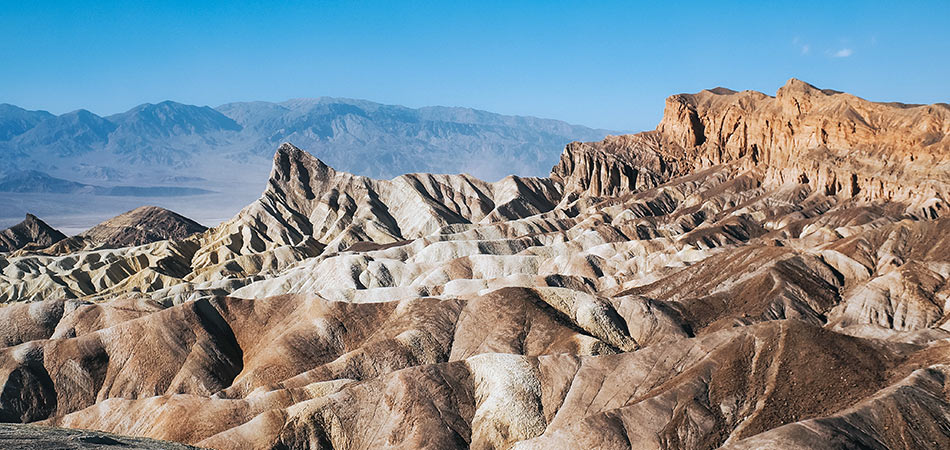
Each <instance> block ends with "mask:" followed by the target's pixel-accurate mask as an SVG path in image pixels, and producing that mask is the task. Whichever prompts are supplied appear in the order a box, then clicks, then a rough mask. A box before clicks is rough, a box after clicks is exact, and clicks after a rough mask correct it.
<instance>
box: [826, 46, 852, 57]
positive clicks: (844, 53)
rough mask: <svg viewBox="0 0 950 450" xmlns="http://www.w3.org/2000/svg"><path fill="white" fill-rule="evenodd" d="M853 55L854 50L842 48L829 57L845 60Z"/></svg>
mask: <svg viewBox="0 0 950 450" xmlns="http://www.w3.org/2000/svg"><path fill="white" fill-rule="evenodd" d="M853 54H854V50H851V49H850V48H843V49H841V50H838V51H836V52H835V53H834V54H832V55H831V56H834V57H835V58H847V57H849V56H851V55H853Z"/></svg>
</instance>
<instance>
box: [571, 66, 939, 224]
mask: <svg viewBox="0 0 950 450" xmlns="http://www.w3.org/2000/svg"><path fill="white" fill-rule="evenodd" d="M948 136H950V106H948V105H946V104H936V105H904V104H895V103H874V102H869V101H866V100H863V99H860V98H858V97H855V96H853V95H849V94H845V93H841V92H837V91H830V90H819V89H817V88H815V87H814V86H811V85H809V84H807V83H804V82H802V81H799V80H796V79H791V80H789V82H788V83H786V85H785V86H783V87H782V88H781V89H779V90H778V92H777V94H776V96H775V97H769V96H767V95H765V94H762V93H759V92H755V91H744V92H735V91H730V90H728V89H723V88H717V89H713V90H707V91H702V92H700V93H698V94H679V95H674V96H672V97H670V98H668V99H667V101H666V108H665V110H664V114H663V120H662V121H661V122H660V124H659V125H658V126H657V129H656V130H655V131H650V132H645V133H641V134H639V135H634V136H618V137H609V138H607V139H606V140H604V141H603V142H601V143H596V144H574V145H572V146H569V147H568V149H567V150H566V151H565V153H564V155H562V159H561V162H560V163H559V164H558V165H557V166H556V167H555V168H554V171H553V172H552V174H553V175H554V176H555V178H558V179H562V180H564V183H565V185H566V186H567V188H568V191H569V192H572V191H573V192H579V193H580V192H585V193H588V194H591V195H612V194H616V193H618V192H621V191H631V190H636V189H640V188H642V187H652V186H654V185H656V184H659V183H662V182H664V181H666V180H669V179H670V178H671V177H673V176H677V175H683V174H686V173H689V172H691V171H695V170H699V169H701V168H705V167H711V166H714V165H717V164H727V163H737V164H739V165H741V166H742V167H744V168H747V169H753V168H754V169H756V170H759V171H761V172H762V176H763V181H764V182H765V183H770V184H776V185H778V184H782V183H786V182H802V183H804V184H808V185H809V187H810V188H811V189H812V190H813V191H815V192H822V193H825V194H827V195H836V196H840V197H842V198H858V199H862V200H882V201H897V202H908V203H909V204H912V205H914V206H915V207H917V208H919V209H917V210H916V211H914V212H915V213H918V214H939V213H940V212H941V211H943V212H944V213H945V211H946V208H947V206H946V200H945V199H946V198H947V196H948V191H947V186H950V175H948V174H950V137H948ZM618 186H619V187H618Z"/></svg>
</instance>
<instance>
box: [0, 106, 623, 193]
mask: <svg viewBox="0 0 950 450" xmlns="http://www.w3.org/2000/svg"><path fill="white" fill-rule="evenodd" d="M608 133H609V131H607V130H595V129H591V128H587V127H583V126H577V125H570V124H567V123H565V122H561V121H557V120H549V119H538V118H534V117H521V116H504V115H500V114H494V113H490V112H486V111H479V110H475V109H470V108H448V107H425V108H418V109H413V108H406V107H403V106H393V105H382V104H379V103H373V102H369V101H365V100H351V99H338V98H326V97H323V98H316V99H297V100H289V101H286V102H282V103H268V102H243V103H228V104H226V105H222V106H219V107H218V108H210V107H207V106H193V105H185V104H181V103H175V102H172V101H165V102H161V103H158V104H144V105H140V106H136V107H135V108H132V109H131V110H129V111H127V112H124V113H121V114H115V115H111V116H107V117H100V116H97V115H96V114H93V113H92V112H89V111H87V110H84V109H81V110H77V111H73V112H69V113H66V114H62V115H60V116H55V115H52V114H50V113H48V112H45V111H28V110H25V109H22V108H19V107H17V106H14V105H9V104H3V105H0V149H2V156H0V158H2V160H3V162H5V163H6V164H7V165H6V167H7V168H17V169H28V170H43V171H47V172H51V173H53V172H57V171H64V170H69V171H74V172H75V176H74V177H68V176H64V175H67V174H65V173H61V174H60V176H63V178H67V179H72V180H74V181H85V182H88V181H91V180H90V179H97V178H98V179H99V180H101V181H106V182H109V181H116V179H122V178H123V177H131V176H133V175H134V173H135V171H136V169H140V168H142V167H147V166H161V167H162V168H165V169H168V168H172V169H174V170H175V172H176V175H179V176H181V174H182V172H183V171H184V172H189V171H187V170H184V169H185V168H188V167H192V166H195V165H196V160H201V159H203V158H207V157H221V156H224V157H227V158H229V159H232V160H236V161H242V162H251V163H255V161H254V160H255V159H259V160H260V164H261V165H264V166H267V165H269V161H270V157H271V155H272V153H273V149H274V148H276V146H277V145H279V144H280V143H281V142H284V141H289V142H293V143H294V144H295V145H298V146H300V147H302V148H307V149H308V150H310V151H312V152H313V153H314V154H316V155H319V157H320V158H323V159H324V160H326V161H328V162H329V163H331V164H333V165H334V166H336V167H340V168H341V169H342V170H348V171H351V172H354V173H357V174H360V175H367V176H375V177H383V178H390V177H394V176H397V175H400V174H402V173H409V172H436V173H442V172H447V173H456V172H468V173H470V174H472V175H475V176H479V177H482V178H488V179H496V178H500V177H502V176H505V175H509V174H512V173H518V174H522V175H546V174H547V173H548V171H549V170H550V168H551V167H552V166H553V165H554V163H555V162H556V160H557V157H558V155H559V154H560V152H561V150H562V148H563V146H564V145H565V144H566V143H567V142H570V141H572V140H594V139H600V138H603V137H604V135H606V134H608ZM103 157H108V158H103ZM76 178H80V179H76ZM201 178H206V177H201ZM149 181H157V180H149Z"/></svg>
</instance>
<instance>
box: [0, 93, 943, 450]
mask: <svg viewBox="0 0 950 450" xmlns="http://www.w3.org/2000/svg"><path fill="white" fill-rule="evenodd" d="M948 199H950V106H948V105H946V104H935V105H904V104H896V103H873V102H869V101H865V100H863V99H860V98H857V97H855V96H852V95H849V94H846V93H841V92H836V91H831V90H821V89H819V88H815V87H813V86H811V85H808V84H807V83H804V82H802V81H799V80H795V79H793V80H790V81H789V82H788V83H787V84H786V85H785V86H783V87H782V88H781V89H779V91H778V92H777V94H776V95H775V96H774V97H773V96H769V95H766V94H762V93H759V92H754V91H743V92H735V91H731V90H728V89H724V88H716V89H712V90H706V91H702V92H699V93H696V94H680V95H674V96H672V97H669V98H668V99H667V101H666V105H665V110H664V115H663V119H662V121H661V122H660V124H659V125H658V126H657V128H656V129H655V130H653V131H647V132H643V133H639V134H635V135H623V136H610V137H608V138H607V139H605V140H603V141H601V142H590V143H581V142H575V143H572V144H570V145H568V146H567V148H566V149H565V150H564V152H563V154H562V156H561V160H560V162H559V163H558V164H557V165H556V166H555V167H554V168H553V170H552V171H551V174H550V177H547V178H519V177H514V176H510V177H507V178H504V179H502V180H500V181H497V182H494V183H488V182H484V181H481V180H478V179H476V178H474V177H471V176H467V175H431V174H408V175H402V176H399V177H396V178H393V179H391V180H376V179H370V178H366V177H361V176H355V175H351V174H348V173H344V172H338V171H336V170H334V169H332V168H331V167H328V166H327V165H326V164H324V163H323V162H321V161H320V160H318V159H317V158H315V157H313V156H312V155H310V154H309V153H307V152H305V151H303V150H301V149H298V148H296V147H294V146H293V145H291V144H289V143H288V144H283V145H281V146H280V148H278V149H277V151H276V154H275V156H274V163H273V169H272V171H271V174H270V178H269V180H268V185H267V188H266V190H265V191H264V193H263V194H262V196H261V197H260V199H259V200H257V201H256V202H254V203H252V204H251V205H249V206H247V207H246V208H244V209H243V210H242V211H241V212H240V213H239V214H237V215H236V216H235V217H234V218H232V219H230V220H228V221H226V222H224V223H222V224H221V225H219V226H216V227H214V228H210V229H207V230H206V229H204V227H202V226H200V225H198V224H197V223H194V222H192V221H190V220H189V219H187V218H185V217H182V216H179V215H177V214H174V213H172V212H170V211H166V210H162V209H160V208H141V209H137V210H135V211H131V212H130V213H128V214H126V215H123V216H120V217H117V218H115V219H112V220H110V221H108V222H106V223H103V224H102V225H100V226H97V227H95V228H93V229H91V230H89V231H87V232H85V233H83V234H81V235H79V236H74V237H66V236H64V235H62V234H61V233H59V232H57V231H56V230H53V229H52V228H50V227H48V226H47V225H46V224H44V223H43V222H42V220H41V219H42V218H36V217H32V216H31V217H28V218H27V220H26V221H25V222H24V223H23V224H21V225H18V226H17V227H14V228H11V229H10V230H7V231H4V232H2V233H0V251H6V253H0V302H3V303H5V306H3V307H0V346H2V349H0V419H2V421H3V422H11V423H23V424H31V425H3V427H0V445H2V444H3V443H4V442H14V440H15V439H21V441H16V442H22V439H24V436H32V435H36V434H37V433H39V434H42V433H41V432H39V431H37V430H44V429H42V428H36V427H35V426H34V425H39V426H51V427H59V428H57V429H56V431H55V433H58V434H49V436H53V437H50V438H49V439H47V441H49V440H50V439H53V440H52V441H50V442H51V443H50V446H51V447H56V442H60V443H62V442H66V441H67V440H68V442H70V444H69V445H75V447H74V448H79V447H81V446H83V445H85V444H89V446H95V445H100V446H109V445H112V444H111V443H113V442H115V443H118V444H115V445H116V446H119V445H126V446H135V445H141V446H145V447H147V446H151V445H168V446H169V447H170V448H172V446H174V445H177V444H175V443H181V444H189V445H194V446H198V447H208V448H215V449H244V448H264V449H270V448H274V449H298V448H301V449H302V448H325V449H331V448H332V449H371V448H433V449H455V448H475V449H490V448H491V449H508V448H512V449H548V448H564V449H573V448H604V449H646V448H697V449H704V448H720V447H722V448H732V449H752V448H836V449H837V448H841V449H845V448H872V449H898V448H908V449H911V448H950V323H948V320H950V304H948V301H950V283H948V279H950V218H948V217H947V216H948V215H950V214H948V213H950V209H948V208H950V206H948V204H947V200H948ZM62 428H67V429H84V430H94V431H96V432H98V433H93V432H91V431H86V432H78V431H71V430H63V429H62ZM31 433H33V434H31ZM50 433H53V432H52V431H50ZM70 433H73V434H70ZM82 433H86V434H82ZM105 433H114V434H115V435H122V436H130V437H129V438H124V437H121V436H112V435H107V434H105ZM17 436H19V437H17ZM55 436H63V437H62V439H63V441H55V439H54V438H55ZM77 436H78V437H77ZM109 436H112V437H109ZM133 437H134V438H133ZM138 438H150V439H157V440H163V441H173V442H169V443H167V444H160V443H157V442H155V441H146V440H136V439H138ZM5 439H6V440H7V441H5ZM57 439H58V438H57ZM69 439H72V440H69ZM83 439H86V440H85V441H84V440H83ZM122 439H126V440H125V441H123V440H122ZM37 442H40V441H37ZM44 442H45V441H44ZM84 443H85V444H84ZM63 445H65V444H63ZM124 448H129V447H124Z"/></svg>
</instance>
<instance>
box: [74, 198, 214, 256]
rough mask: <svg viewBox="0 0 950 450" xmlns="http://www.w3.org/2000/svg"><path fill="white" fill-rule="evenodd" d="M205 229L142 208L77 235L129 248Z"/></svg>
mask: <svg viewBox="0 0 950 450" xmlns="http://www.w3.org/2000/svg"><path fill="white" fill-rule="evenodd" d="M205 230H207V227H204V226H202V225H201V224H199V223H197V222H195V221H193V220H191V219H189V218H187V217H184V216H182V215H180V214H177V213H175V212H173V211H169V210H167V209H165V208H159V207H157V206H143V207H141V208H136V209H133V210H131V211H128V212H126V213H124V214H121V215H119V216H116V217H113V218H111V219H109V220H107V221H105V222H102V223H100V224H99V225H96V226H94V227H92V228H90V229H88V230H86V231H84V232H82V233H81V234H80V236H81V237H83V238H86V239H87V240H88V241H90V242H92V243H94V244H96V245H99V246H102V247H107V248H118V247H129V246H137V245H142V244H148V243H151V242H155V241H163V240H171V239H174V240H181V239H184V238H186V237H188V236H191V235H193V234H195V233H201V232H203V231H205Z"/></svg>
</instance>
